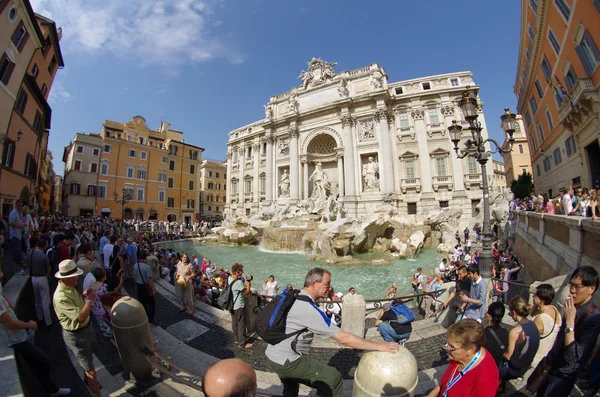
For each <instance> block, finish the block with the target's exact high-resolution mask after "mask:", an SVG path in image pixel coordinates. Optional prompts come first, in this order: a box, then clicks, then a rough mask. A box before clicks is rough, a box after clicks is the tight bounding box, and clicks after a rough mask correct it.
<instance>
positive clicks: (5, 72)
mask: <svg viewBox="0 0 600 397" xmlns="http://www.w3.org/2000/svg"><path fill="white" fill-rule="evenodd" d="M14 68H15V64H14V62H12V61H11V60H10V58H9V57H8V55H6V53H4V54H2V57H1V58H0V80H1V81H2V83H3V84H4V85H7V84H8V82H9V81H10V76H11V75H12V72H13V70H14Z"/></svg>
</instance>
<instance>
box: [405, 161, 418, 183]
mask: <svg viewBox="0 0 600 397" xmlns="http://www.w3.org/2000/svg"><path fill="white" fill-rule="evenodd" d="M404 172H405V174H406V179H414V178H415V160H406V161H405V162H404Z"/></svg>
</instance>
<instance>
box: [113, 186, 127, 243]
mask: <svg viewBox="0 0 600 397" xmlns="http://www.w3.org/2000/svg"><path fill="white" fill-rule="evenodd" d="M114 195H115V201H116V202H117V203H118V204H121V233H123V231H122V230H123V224H124V223H123V222H124V219H123V218H124V217H125V204H127V203H128V202H129V200H131V194H129V191H128V190H127V189H125V188H123V195H122V196H121V199H119V193H117V192H114Z"/></svg>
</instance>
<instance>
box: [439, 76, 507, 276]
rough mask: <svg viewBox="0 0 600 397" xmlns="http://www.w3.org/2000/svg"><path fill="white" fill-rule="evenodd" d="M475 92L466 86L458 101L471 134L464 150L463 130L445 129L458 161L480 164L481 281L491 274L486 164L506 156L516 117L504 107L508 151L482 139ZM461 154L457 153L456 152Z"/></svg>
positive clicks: (490, 229)
mask: <svg viewBox="0 0 600 397" xmlns="http://www.w3.org/2000/svg"><path fill="white" fill-rule="evenodd" d="M477 103H478V101H477V91H476V90H472V89H470V88H469V87H467V91H465V92H463V94H462V99H461V100H460V101H459V103H458V106H460V108H461V110H462V112H463V114H464V116H465V120H467V121H468V122H469V128H468V129H469V130H470V131H471V139H467V141H466V142H465V148H463V149H459V147H458V143H459V142H460V138H461V133H462V127H461V126H460V125H458V124H457V123H456V120H452V125H451V126H450V127H448V131H449V132H450V139H451V140H452V142H453V143H454V151H455V152H456V156H457V157H458V158H459V159H463V158H465V157H467V156H469V157H473V158H475V159H477V162H478V163H479V164H480V165H481V178H482V190H483V248H482V250H481V253H480V255H479V258H480V259H479V270H480V272H481V275H482V276H483V277H484V278H487V279H489V278H490V277H491V275H492V259H493V253H492V235H493V234H492V228H491V225H490V195H489V187H488V179H487V170H486V163H487V162H488V159H490V158H491V157H492V155H493V154H494V153H508V152H511V151H512V144H513V142H514V141H515V139H514V138H513V133H514V132H515V117H516V116H515V114H514V113H511V112H510V111H509V110H508V108H505V109H504V111H505V113H504V114H503V115H502V116H501V117H500V119H501V120H502V128H503V129H504V132H505V133H506V134H507V135H508V141H509V142H510V148H509V149H502V146H501V145H500V144H499V143H498V142H497V141H495V140H494V139H491V138H487V139H483V137H482V135H481V131H482V130H483V128H482V127H481V122H480V121H477V116H478V115H477ZM486 143H493V144H494V146H495V148H494V150H491V149H490V150H488V149H487V148H486ZM459 151H460V153H459Z"/></svg>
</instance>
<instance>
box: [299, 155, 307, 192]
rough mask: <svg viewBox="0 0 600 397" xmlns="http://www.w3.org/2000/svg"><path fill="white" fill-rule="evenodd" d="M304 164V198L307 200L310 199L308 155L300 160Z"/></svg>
mask: <svg viewBox="0 0 600 397" xmlns="http://www.w3.org/2000/svg"><path fill="white" fill-rule="evenodd" d="M300 162H301V163H302V198H303V199H304V200H306V199H307V198H308V158H307V157H306V155H304V156H302V158H301V159H300Z"/></svg>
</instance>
